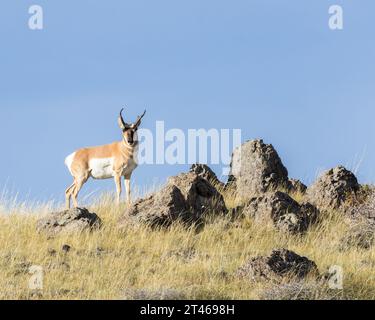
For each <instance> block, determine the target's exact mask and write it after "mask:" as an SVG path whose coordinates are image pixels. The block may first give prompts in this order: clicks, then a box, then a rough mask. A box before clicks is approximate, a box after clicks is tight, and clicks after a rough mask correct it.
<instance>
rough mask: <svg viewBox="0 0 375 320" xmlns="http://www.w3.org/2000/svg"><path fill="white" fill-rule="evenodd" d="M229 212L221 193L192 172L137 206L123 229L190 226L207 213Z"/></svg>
mask: <svg viewBox="0 0 375 320" xmlns="http://www.w3.org/2000/svg"><path fill="white" fill-rule="evenodd" d="M227 212H228V209H227V208H226V206H225V202H224V198H223V196H222V195H221V194H220V192H218V191H217V189H216V188H215V187H214V186H213V185H212V184H211V183H210V182H209V181H208V180H206V179H204V178H203V177H201V176H199V175H197V174H195V173H193V172H189V173H182V174H180V175H178V176H174V177H171V178H169V179H168V182H167V185H166V186H165V187H164V188H163V189H162V190H160V191H158V192H155V193H154V194H152V195H150V196H149V197H147V198H143V199H139V200H137V201H136V202H135V203H133V204H132V205H131V206H130V207H129V208H128V209H127V210H126V212H125V214H124V215H123V217H122V218H121V220H120V225H125V224H127V223H129V222H130V223H132V222H133V223H134V222H136V223H137V222H141V223H146V224H149V225H151V226H156V225H158V226H160V225H162V226H169V225H170V224H171V223H172V222H173V221H176V220H180V221H181V222H183V223H184V224H188V225H189V224H193V223H199V222H200V221H201V218H202V217H203V215H204V214H206V213H213V214H226V213H227Z"/></svg>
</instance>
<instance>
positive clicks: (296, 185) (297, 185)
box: [288, 179, 307, 194]
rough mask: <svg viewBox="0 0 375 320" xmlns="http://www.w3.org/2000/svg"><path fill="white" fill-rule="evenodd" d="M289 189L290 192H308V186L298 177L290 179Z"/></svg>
mask: <svg viewBox="0 0 375 320" xmlns="http://www.w3.org/2000/svg"><path fill="white" fill-rule="evenodd" d="M288 189H289V191H290V192H299V193H302V194H303V193H305V192H306V190H307V187H306V186H305V185H304V184H303V183H302V182H301V181H299V180H297V179H289V185H288Z"/></svg>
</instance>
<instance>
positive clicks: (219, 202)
mask: <svg viewBox="0 0 375 320" xmlns="http://www.w3.org/2000/svg"><path fill="white" fill-rule="evenodd" d="M168 184H170V185H174V186H176V187H177V188H179V189H180V190H181V192H182V194H183V196H184V198H185V200H186V202H187V204H188V206H189V208H190V211H191V212H192V213H194V215H196V216H201V215H202V214H204V213H214V214H226V213H228V209H227V207H226V206H225V202H224V197H223V196H222V194H221V193H220V192H219V191H218V190H217V189H216V188H215V187H214V186H213V185H212V183H211V182H210V181H208V180H207V179H205V178H203V177H202V176H199V175H197V174H195V173H193V172H188V173H181V174H179V175H177V176H174V177H171V178H169V179H168Z"/></svg>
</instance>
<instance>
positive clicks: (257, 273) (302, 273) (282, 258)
mask: <svg viewBox="0 0 375 320" xmlns="http://www.w3.org/2000/svg"><path fill="white" fill-rule="evenodd" d="M310 274H311V275H316V276H317V275H318V274H319V272H318V268H317V266H316V264H315V262H314V261H311V260H309V259H308V258H306V257H302V256H299V255H298V254H296V253H295V252H293V251H289V250H286V249H277V250H273V251H272V253H271V254H270V255H269V256H260V257H256V258H252V259H250V260H249V261H248V262H247V263H246V264H244V265H243V266H242V267H241V268H239V269H238V270H237V273H236V275H237V276H238V277H241V278H246V279H249V280H251V281H256V280H281V279H282V278H285V277H296V278H299V279H303V278H306V277H307V276H308V275H310Z"/></svg>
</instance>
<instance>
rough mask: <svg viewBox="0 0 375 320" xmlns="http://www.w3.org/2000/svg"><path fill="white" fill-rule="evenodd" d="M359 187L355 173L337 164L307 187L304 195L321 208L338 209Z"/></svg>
mask: <svg viewBox="0 0 375 320" xmlns="http://www.w3.org/2000/svg"><path fill="white" fill-rule="evenodd" d="M359 188H360V186H359V184H358V181H357V178H356V177H355V175H354V174H353V173H352V172H350V171H348V170H346V169H345V168H344V167H342V166H339V167H336V168H333V169H330V170H328V171H327V172H325V173H324V174H323V175H322V176H320V177H319V178H318V180H317V181H315V183H314V184H312V185H311V186H310V187H308V188H307V192H306V197H307V199H308V201H309V202H311V203H313V204H314V205H316V206H317V207H318V208H319V209H321V210H326V209H340V208H341V207H342V206H343V205H344V204H345V201H346V200H347V199H348V197H350V196H353V195H355V194H356V192H357V191H358V190H359Z"/></svg>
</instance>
